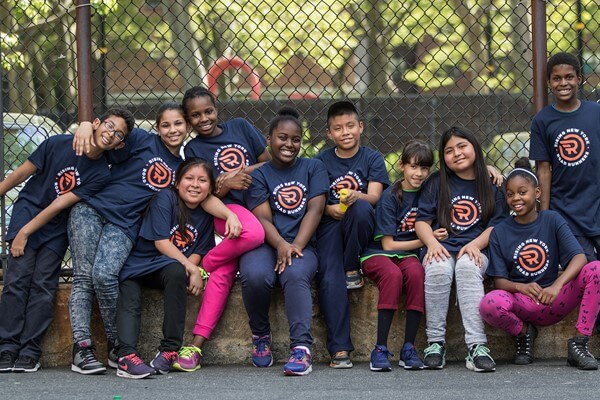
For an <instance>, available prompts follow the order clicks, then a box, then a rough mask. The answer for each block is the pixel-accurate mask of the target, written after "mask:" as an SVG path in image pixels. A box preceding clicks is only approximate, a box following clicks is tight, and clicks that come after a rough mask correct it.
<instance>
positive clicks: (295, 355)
mask: <svg viewBox="0 0 600 400" xmlns="http://www.w3.org/2000/svg"><path fill="white" fill-rule="evenodd" d="M305 355H306V353H305V352H304V350H301V349H295V350H292V354H291V355H290V361H291V360H292V359H293V360H294V361H304V360H303V359H304V356H305Z"/></svg>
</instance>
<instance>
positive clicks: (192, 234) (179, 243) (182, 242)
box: [170, 225, 198, 253]
mask: <svg viewBox="0 0 600 400" xmlns="http://www.w3.org/2000/svg"><path fill="white" fill-rule="evenodd" d="M197 237H198V231H197V230H196V228H194V227H193V226H191V225H187V226H186V229H185V235H182V234H181V232H180V231H179V225H176V226H175V227H173V228H171V239H170V240H171V243H173V245H174V246H175V247H177V248H178V249H179V251H181V252H182V253H185V252H186V251H188V250H189V248H190V246H191V245H192V244H193V243H194V242H195V241H196V238H197Z"/></svg>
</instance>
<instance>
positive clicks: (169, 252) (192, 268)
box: [154, 239, 202, 296]
mask: <svg viewBox="0 0 600 400" xmlns="http://www.w3.org/2000/svg"><path fill="white" fill-rule="evenodd" d="M154 245H155V246H156V249H157V250H158V251H160V253H161V254H163V255H165V256H167V257H170V258H172V259H174V260H175V261H179V262H180V263H181V265H183V268H185V273H186V275H187V276H188V278H189V282H188V287H187V288H188V292H190V293H191V294H193V295H194V296H198V295H200V293H202V277H201V276H200V270H199V269H198V264H199V263H200V255H198V254H195V256H197V257H198V258H197V259H198V263H197V264H196V263H194V262H192V261H190V259H191V260H195V259H196V257H194V258H193V257H192V256H190V258H187V257H186V256H185V255H184V254H183V253H182V252H181V251H179V249H178V248H177V247H176V246H175V245H174V244H173V243H171V240H169V239H161V240H155V241H154Z"/></svg>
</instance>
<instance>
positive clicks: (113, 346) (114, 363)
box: [106, 339, 119, 369]
mask: <svg viewBox="0 0 600 400" xmlns="http://www.w3.org/2000/svg"><path fill="white" fill-rule="evenodd" d="M106 347H107V348H108V356H107V357H106V359H107V360H108V366H109V367H111V368H114V369H117V367H118V366H119V356H118V355H117V350H118V347H119V340H118V339H109V340H108V342H107V343H106Z"/></svg>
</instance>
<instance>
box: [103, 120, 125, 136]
mask: <svg viewBox="0 0 600 400" xmlns="http://www.w3.org/2000/svg"><path fill="white" fill-rule="evenodd" d="M102 122H103V123H104V126H105V127H106V130H107V131H109V132H110V133H112V134H113V136H114V137H116V138H117V140H118V141H119V142H122V141H123V140H125V134H124V133H123V132H121V131H118V130H117V127H116V126H115V124H114V123H113V122H112V121H109V120H107V119H105V120H104V121H102Z"/></svg>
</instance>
